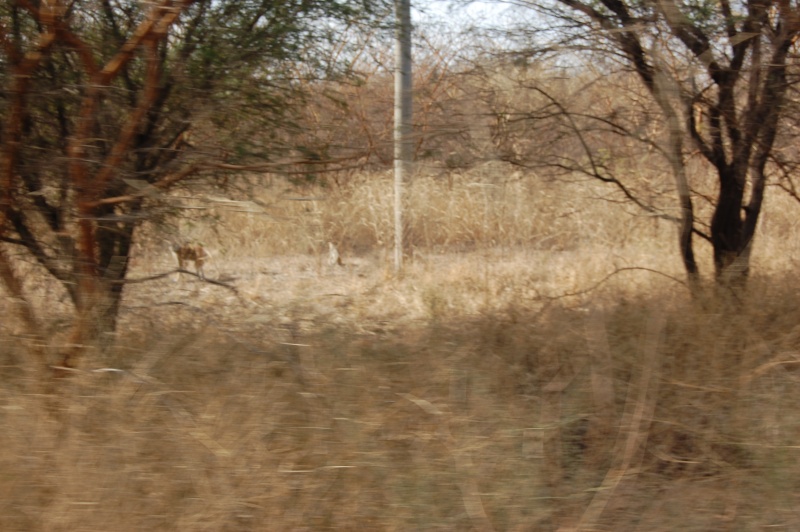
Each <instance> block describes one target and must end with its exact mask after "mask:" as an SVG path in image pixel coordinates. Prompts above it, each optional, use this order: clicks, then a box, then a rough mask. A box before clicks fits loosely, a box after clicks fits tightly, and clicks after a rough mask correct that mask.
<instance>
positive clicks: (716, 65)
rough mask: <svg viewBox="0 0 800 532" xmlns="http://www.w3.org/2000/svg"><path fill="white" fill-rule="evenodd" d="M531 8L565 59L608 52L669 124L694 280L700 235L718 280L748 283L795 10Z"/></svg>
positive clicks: (784, 5) (683, 242)
mask: <svg viewBox="0 0 800 532" xmlns="http://www.w3.org/2000/svg"><path fill="white" fill-rule="evenodd" d="M524 5H525V6H527V7H531V8H534V9H536V10H538V11H539V12H541V13H543V14H545V15H547V16H548V17H551V18H550V19H549V20H551V21H557V22H555V23H554V24H553V29H557V32H555V33H551V35H558V36H559V38H561V39H563V41H562V42H561V43H560V45H559V48H560V49H561V50H566V49H569V48H571V49H573V50H578V51H579V53H590V54H602V55H604V56H605V57H606V58H609V59H611V60H612V61H617V60H621V61H623V62H625V63H626V64H627V65H628V67H629V68H630V69H631V70H632V71H633V72H635V74H636V75H637V77H638V78H639V80H640V81H641V83H643V85H644V86H645V87H646V89H647V91H648V92H649V94H650V96H651V97H652V98H653V100H654V101H655V103H656V104H657V105H658V107H659V108H660V110H661V112H662V115H663V116H664V117H665V119H666V126H667V138H668V140H667V141H666V143H665V147H664V148H663V151H664V153H665V154H666V156H667V158H668V160H669V162H670V165H671V167H672V173H673V175H674V177H675V180H676V190H677V193H678V197H679V204H680V212H681V216H680V249H681V253H682V256H683V262H684V266H685V269H686V271H687V274H688V275H689V277H690V278H691V279H695V280H696V279H697V278H698V275H699V272H698V267H697V263H696V261H695V255H694V247H693V239H692V237H693V236H694V235H700V236H703V237H706V238H707V239H708V240H709V241H710V242H711V244H712V248H713V254H714V264H715V272H716V278H717V280H718V281H720V282H722V283H724V284H729V283H739V282H742V281H743V280H744V279H745V278H746V276H747V274H748V271H749V265H750V253H751V250H752V243H753V238H754V236H755V233H756V228H757V224H758V220H759V215H760V213H761V208H762V203H763V199H764V193H765V187H766V184H767V172H768V164H769V163H770V160H771V156H772V154H773V150H774V147H775V140H776V137H777V136H778V134H779V131H780V129H781V126H782V121H781V118H782V117H783V116H784V114H785V109H786V106H785V101H786V95H787V91H788V89H789V88H790V86H791V84H792V79H791V77H790V75H789V70H790V68H791V67H792V66H793V64H794V56H793V54H792V50H793V47H794V42H795V40H796V39H797V37H798V34H800V16H798V14H797V10H796V7H795V6H793V5H792V4H791V3H790V2H772V1H754V2H747V3H737V4H733V3H731V2H729V1H727V0H722V1H719V2H717V1H713V2H712V1H701V2H699V3H698V2H692V3H679V2H676V1H674V0H657V1H655V2H644V3H643V2H634V1H630V2H629V1H623V0H599V1H598V2H583V1H580V0H556V2H554V3H546V2H538V3H537V2H531V3H526V4H524ZM552 46H553V42H552V41H551V42H550V43H548V47H552ZM550 49H552V48H550ZM689 151H697V152H698V153H699V154H700V156H701V157H702V158H703V159H704V160H705V161H706V162H707V163H708V164H709V165H710V167H711V168H713V170H714V173H715V175H716V181H717V184H718V191H717V193H716V197H715V198H713V214H712V215H711V219H710V223H708V224H707V228H708V232H707V233H706V232H705V226H704V225H703V224H702V223H700V222H699V221H698V220H697V217H696V215H695V207H694V205H693V202H694V200H695V199H696V196H695V194H694V193H693V188H692V186H691V177H692V176H691V175H690V173H689V172H688V171H687V167H686V163H685V161H686V156H687V152H689Z"/></svg>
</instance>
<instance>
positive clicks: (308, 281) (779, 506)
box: [0, 166, 800, 530]
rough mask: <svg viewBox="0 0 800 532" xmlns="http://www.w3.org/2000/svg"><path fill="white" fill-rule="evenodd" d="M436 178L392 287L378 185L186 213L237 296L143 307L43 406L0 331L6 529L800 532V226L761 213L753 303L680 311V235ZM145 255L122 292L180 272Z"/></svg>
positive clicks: (594, 205) (791, 216)
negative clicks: (799, 528)
mask: <svg viewBox="0 0 800 532" xmlns="http://www.w3.org/2000/svg"><path fill="white" fill-rule="evenodd" d="M450 177H451V178H450V179H448V176H442V177H440V178H434V177H418V178H417V179H416V181H415V182H414V184H413V185H412V186H411V188H410V189H409V205H410V209H411V212H412V214H410V217H409V219H410V221H409V227H408V237H409V247H408V250H407V253H408V263H407V269H406V272H405V274H404V276H403V277H401V278H395V277H393V276H392V275H391V274H390V272H391V265H390V264H389V262H388V257H387V256H385V253H384V251H383V250H385V249H387V248H388V247H389V246H390V245H391V242H390V238H391V237H390V235H391V234H392V231H391V228H390V227H389V226H388V223H389V222H388V220H389V219H390V216H389V214H390V210H391V181H390V178H389V176H387V175H372V176H364V177H363V178H362V179H361V180H360V181H359V182H358V183H353V184H352V186H343V187H341V188H329V189H320V190H312V191H307V192H306V193H304V194H300V193H298V192H281V191H280V190H281V189H280V188H279V187H277V186H276V187H273V188H265V189H264V190H262V191H261V195H260V196H259V197H258V198H256V199H257V200H258V202H257V203H255V202H254V203H248V202H242V203H227V204H224V205H223V204H221V203H220V202H218V201H217V202H214V203H209V202H207V201H206V202H200V201H199V200H194V201H197V202H198V203H197V206H200V207H203V209H197V210H192V211H191V212H192V213H194V214H193V216H192V217H191V218H188V217H187V218H186V219H184V220H183V221H182V222H181V223H180V224H179V227H177V228H175V229H174V230H175V231H176V232H177V233H180V234H181V235H183V236H186V237H187V238H192V239H196V240H201V241H203V242H204V243H205V244H206V246H207V247H209V249H211V250H212V253H213V254H214V259H213V260H212V262H213V264H209V265H208V266H207V268H206V270H207V274H208V275H209V276H210V277H212V278H215V279H222V280H224V281H225V282H226V283H228V284H230V285H232V286H235V287H236V288H237V290H238V292H237V293H236V294H234V293H232V292H230V291H229V290H225V289H223V288H220V287H218V286H213V285H208V284H204V283H201V282H196V281H182V282H174V281H173V280H170V279H160V280H157V281H153V282H150V283H142V284H134V285H130V286H129V287H127V288H126V303H125V308H124V310H123V316H122V317H121V330H120V333H119V337H118V338H117V341H116V343H115V345H114V346H113V347H110V348H108V349H106V350H104V351H96V352H94V353H92V354H91V355H90V356H88V357H87V359H86V360H85V361H84V363H83V367H82V368H81V371H79V372H77V373H76V374H75V375H74V376H73V377H72V378H69V379H65V380H62V381H59V382H58V383H57V389H56V390H55V391H54V392H53V394H52V395H49V396H42V395H38V394H34V393H30V391H29V390H30V386H29V383H30V381H31V379H32V378H33V377H32V376H31V375H30V374H29V373H26V372H25V370H24V368H25V350H24V342H22V341H21V339H19V338H17V337H15V336H13V332H14V331H13V329H12V326H11V325H9V324H6V325H4V327H5V328H6V330H5V333H4V334H3V335H2V337H0V338H1V339H2V343H0V360H1V361H2V366H1V367H0V383H2V386H0V394H2V397H0V423H2V424H3V426H4V427H5V429H6V430H4V431H2V433H0V448H2V449H3V452H2V454H0V460H2V465H1V466H0V471H1V472H2V473H0V493H2V497H0V504H1V505H2V507H1V508H0V528H2V529H3V530H111V529H120V530H138V529H145V528H147V529H152V530H324V529H347V530H353V529H366V530H436V529H443V530H468V529H473V528H474V529H481V530H487V529H495V530H558V529H569V528H570V527H577V526H579V525H580V526H581V527H583V528H582V529H586V530H675V529H694V530H717V529H742V530H751V529H762V528H766V527H781V528H785V529H792V528H793V527H794V526H795V525H796V524H797V523H799V522H800V515H798V512H797V510H796V508H797V507H798V504H797V503H798V501H797V493H800V490H798V488H800V486H798V485H797V482H798V481H797V480H796V479H797V478H800V475H798V473H800V471H798V466H797V464H798V456H797V453H798V450H797V446H796V445H795V441H796V440H797V437H798V428H799V427H800V417H798V416H797V415H795V413H794V410H795V408H794V405H796V404H797V402H798V399H800V397H799V396H798V392H797V385H796V384H797V383H796V380H797V371H798V366H799V365H800V357H798V354H797V353H798V349H797V344H798V341H800V339H799V338H798V334H800V332H799V331H800V329H798V326H797V324H798V323H800V319H798V318H800V312H798V310H797V306H796V303H795V302H796V297H797V291H798V288H800V284H799V283H798V282H797V281H796V280H795V278H794V276H793V269H794V265H795V261H796V257H797V248H796V244H794V243H793V242H791V241H790V240H789V239H787V231H789V230H791V229H792V228H794V227H795V226H794V223H795V222H794V220H795V219H796V215H795V213H796V207H795V206H794V205H792V204H791V203H789V202H786V203H782V199H781V198H778V197H777V196H776V197H771V198H770V203H769V205H768V212H767V214H766V216H765V218H764V225H763V228H762V229H763V231H762V233H761V234H760V235H759V236H760V238H759V240H758V241H757V242H756V249H755V250H754V259H755V264H754V270H755V271H754V275H753V278H752V279H751V289H750V290H749V291H748V292H747V294H744V295H741V296H739V298H738V299H737V298H734V299H732V300H731V301H727V302H719V301H712V300H703V299H699V300H692V299H691V298H690V297H688V294H687V292H686V290H685V287H683V286H682V285H681V284H680V283H679V282H678V281H680V279H681V270H680V263H679V260H678V257H677V251H676V250H675V248H674V246H675V244H674V241H673V239H674V233H673V232H674V228H672V227H670V226H669V225H667V224H665V223H664V222H659V221H657V220H653V219H650V218H643V217H640V216H637V213H635V212H633V211H632V212H629V213H626V212H625V211H624V210H622V209H620V208H618V205H615V204H614V203H613V202H609V201H608V200H612V201H613V200H614V199H615V198H614V197H613V196H611V197H609V196H608V192H607V190H605V189H602V188H595V186H594V185H592V184H587V183H578V182H576V183H572V184H565V183H555V182H548V181H546V180H542V179H536V178H534V177H532V176H520V175H515V174H514V173H513V171H511V170H509V169H507V168H503V167H498V166H486V167H483V168H479V169H477V170H475V171H473V172H471V173H465V174H461V175H454V176H450ZM600 197H603V198H606V199H605V200H603V199H598V198H600ZM264 206H267V207H264ZM211 222H213V224H214V225H212V224H211ZM145 236H146V237H149V240H148V238H143V240H142V246H143V247H142V248H140V252H141V254H140V255H138V256H137V257H135V259H136V260H137V262H135V264H134V269H133V271H132V274H131V276H132V277H137V276H143V275H146V274H149V273H158V272H160V271H168V270H169V269H172V268H174V267H175V266H174V265H172V264H171V262H170V261H171V260H172V259H171V257H170V256H169V255H168V252H167V251H166V249H165V248H163V246H162V244H161V240H162V238H161V237H158V236H156V234H154V233H151V234H150V235H145ZM327 241H333V242H335V243H336V244H337V245H338V246H339V248H340V251H341V253H342V256H343V259H344V262H345V266H344V267H343V268H342V267H338V266H335V267H332V266H329V265H327V264H326V263H325V261H324V252H325V249H326V247H325V246H326V242H327ZM162 248H163V249H162ZM699 249H700V250H702V247H700V248H699ZM706 266H707V268H706V269H707V270H708V269H709V268H710V264H709V263H708V262H706ZM31 268H32V267H31ZM32 272H35V270H33V269H32ZM615 272H616V273H615ZM31 283H32V288H34V289H36V288H37V286H34V283H33V282H31ZM38 289H39V290H40V295H42V297H44V294H46V293H47V292H46V289H45V288H44V287H43V286H42V287H39V288H38ZM51 327H52V328H53V331H55V333H57V331H58V325H57V324H52V325H51ZM57 342H58V336H57V334H54V336H53V343H54V344H56V343H57Z"/></svg>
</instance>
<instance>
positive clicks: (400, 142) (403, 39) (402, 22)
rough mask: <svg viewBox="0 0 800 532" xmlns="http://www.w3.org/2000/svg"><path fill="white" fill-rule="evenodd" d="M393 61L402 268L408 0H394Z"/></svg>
mask: <svg viewBox="0 0 800 532" xmlns="http://www.w3.org/2000/svg"><path fill="white" fill-rule="evenodd" d="M394 9H395V65H394V270H395V273H396V274H399V273H400V272H401V270H402V268H403V233H404V230H403V229H404V226H403V223H404V222H403V205H404V186H405V183H406V181H408V180H409V178H410V176H411V171H412V167H411V157H412V149H413V143H412V139H411V134H412V122H411V120H412V107H411V103H412V100H411V98H412V86H411V0H395V2H394Z"/></svg>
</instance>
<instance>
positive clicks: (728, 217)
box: [711, 166, 749, 284]
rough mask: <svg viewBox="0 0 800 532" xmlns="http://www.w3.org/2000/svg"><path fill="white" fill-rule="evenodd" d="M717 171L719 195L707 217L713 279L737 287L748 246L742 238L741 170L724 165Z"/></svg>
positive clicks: (742, 276) (744, 268) (744, 272)
mask: <svg viewBox="0 0 800 532" xmlns="http://www.w3.org/2000/svg"><path fill="white" fill-rule="evenodd" d="M718 171H719V183H720V187H719V196H718V198H717V206H716V209H715V210H714V215H713V217H712V218H711V244H712V246H713V248H714V267H715V273H716V279H717V281H718V282H721V283H723V284H730V283H733V284H740V283H742V282H744V280H745V279H746V278H747V274H748V270H749V260H747V259H748V257H749V254H743V251H744V249H745V246H746V245H747V244H748V243H747V242H745V241H744V238H743V231H742V229H743V220H742V214H741V213H742V199H743V198H744V172H745V171H744V170H742V169H738V168H735V167H734V168H731V167H728V166H725V167H723V168H720V169H719V170H718Z"/></svg>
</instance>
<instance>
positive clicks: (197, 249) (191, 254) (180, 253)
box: [172, 243, 209, 279]
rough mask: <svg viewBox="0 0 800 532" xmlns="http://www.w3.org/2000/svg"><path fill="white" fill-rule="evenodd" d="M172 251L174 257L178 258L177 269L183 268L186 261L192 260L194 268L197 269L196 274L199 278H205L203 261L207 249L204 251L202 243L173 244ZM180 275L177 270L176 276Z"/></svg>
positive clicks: (206, 255) (206, 254) (206, 256)
mask: <svg viewBox="0 0 800 532" xmlns="http://www.w3.org/2000/svg"><path fill="white" fill-rule="evenodd" d="M172 252H173V253H174V254H175V258H177V259H178V269H181V270H185V269H186V264H187V263H188V262H194V268H195V270H196V271H197V275H198V276H199V277H200V278H201V279H205V278H206V275H205V272H204V271H203V264H205V261H206V259H207V258H208V257H209V255H208V251H206V249H205V248H204V247H203V245H202V244H197V243H187V244H173V245H172ZM181 275H182V274H181V273H180V272H179V273H178V276H179V277H180V276H181Z"/></svg>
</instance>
